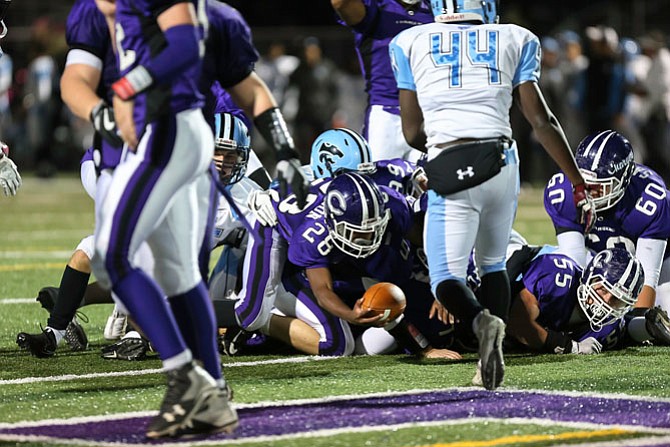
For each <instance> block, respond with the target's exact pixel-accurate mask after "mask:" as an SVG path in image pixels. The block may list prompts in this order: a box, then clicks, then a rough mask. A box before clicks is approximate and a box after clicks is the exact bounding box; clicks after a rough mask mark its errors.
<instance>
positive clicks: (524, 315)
mask: <svg viewBox="0 0 670 447" xmlns="http://www.w3.org/2000/svg"><path fill="white" fill-rule="evenodd" d="M539 316H540V307H539V305H538V302H537V298H536V297H535V295H533V294H532V293H531V292H530V291H529V290H528V289H523V290H521V292H519V295H518V296H517V298H516V299H514V300H512V308H511V309H510V314H509V324H508V325H507V332H509V334H510V335H512V336H513V337H514V338H516V339H517V340H519V341H520V342H521V343H523V344H525V345H527V346H529V347H531V348H532V349H534V350H541V349H542V347H543V346H544V342H545V341H546V340H547V330H546V329H545V328H543V327H542V326H541V325H539V324H538V323H537V321H536V320H537V317H539Z"/></svg>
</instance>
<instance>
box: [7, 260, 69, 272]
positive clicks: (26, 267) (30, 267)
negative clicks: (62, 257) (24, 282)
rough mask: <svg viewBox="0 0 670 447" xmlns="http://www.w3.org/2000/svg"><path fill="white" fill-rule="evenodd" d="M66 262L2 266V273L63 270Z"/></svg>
mask: <svg viewBox="0 0 670 447" xmlns="http://www.w3.org/2000/svg"><path fill="white" fill-rule="evenodd" d="M64 265H65V261H63V262H37V263H32V264H14V265H0V272H21V271H25V270H37V269H39V270H47V269H48V270H51V269H61V270H62V269H63V268H64V267H63V266H64Z"/></svg>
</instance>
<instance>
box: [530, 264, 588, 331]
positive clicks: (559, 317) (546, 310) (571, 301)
mask: <svg viewBox="0 0 670 447" xmlns="http://www.w3.org/2000/svg"><path fill="white" fill-rule="evenodd" d="M579 275H581V271H580V270H579V268H578V267H577V266H576V265H575V264H574V262H573V261H572V260H571V259H570V258H569V257H567V256H565V255H561V254H546V255H542V256H538V257H537V258H535V259H533V261H532V262H531V263H530V265H529V267H528V269H527V270H526V271H525V272H524V273H523V284H524V286H525V287H526V289H528V291H529V292H530V293H532V294H533V295H534V296H535V298H537V302H538V306H539V308H540V315H539V316H538V318H537V322H538V324H540V325H542V326H543V327H546V328H548V329H552V330H555V331H560V330H563V328H564V327H565V326H566V325H567V323H568V322H569V321H570V316H571V315H572V312H573V310H574V308H575V306H576V305H577V286H578V285H579V284H578V283H579Z"/></svg>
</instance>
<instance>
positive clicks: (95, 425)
mask: <svg viewBox="0 0 670 447" xmlns="http://www.w3.org/2000/svg"><path fill="white" fill-rule="evenodd" d="M238 412H239V415H240V427H239V428H238V429H237V430H236V431H235V433H234V434H232V435H225V434H221V435H216V436H212V437H210V438H208V439H216V438H218V439H240V438H247V437H254V436H261V435H285V434H291V433H299V432H305V431H313V430H320V429H333V428H345V427H361V426H379V425H390V424H401V423H408V422H427V421H441V420H450V419H461V418H467V417H493V418H540V419H545V418H546V419H548V420H552V421H565V422H591V423H596V424H621V425H639V426H646V427H655V428H670V402H649V401H642V400H633V399H610V398H600V397H586V396H582V397H579V396H564V395H552V394H542V393H539V392H521V391H519V392H500V393H497V392H488V391H485V390H481V391H480V390H467V391H458V390H446V391H436V392H431V393H420V394H405V395H400V396H385V397H369V398H361V399H351V400H343V401H336V402H321V403H313V404H306V405H287V406H277V407H263V408H245V409H240V410H239V411H238ZM148 420H149V418H128V419H122V420H113V421H100V422H89V423H83V424H73V425H45V426H37V427H25V428H18V427H17V428H6V429H0V434H5V435H7V434H16V435H38V436H51V437H56V438H63V439H72V438H79V439H86V440H91V441H104V442H123V443H146V440H145V438H144V428H145V426H146V424H147V423H148ZM172 441H173V442H174V440H172Z"/></svg>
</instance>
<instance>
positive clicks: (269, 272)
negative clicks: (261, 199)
mask: <svg viewBox="0 0 670 447" xmlns="http://www.w3.org/2000/svg"><path fill="white" fill-rule="evenodd" d="M251 224H252V225H254V228H255V229H256V232H257V234H258V237H250V238H249V242H248V244H247V251H246V254H245V256H244V265H243V268H242V289H241V290H240V293H239V294H238V297H239V299H238V300H237V302H236V303H235V314H236V318H237V321H238V323H239V325H240V327H241V328H242V329H244V330H245V331H249V332H252V331H256V330H260V329H261V328H263V327H265V326H267V324H268V322H269V319H270V315H271V310H272V308H273V307H274V303H275V298H276V296H277V291H278V287H279V284H280V282H281V275H282V271H283V270H284V263H285V261H286V256H287V255H286V252H287V245H286V241H285V240H284V239H283V238H282V237H281V236H280V235H279V233H278V232H277V231H276V230H273V228H271V227H265V226H262V225H260V224H259V223H257V222H256V221H255V220H254V218H253V217H252V218H251Z"/></svg>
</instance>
